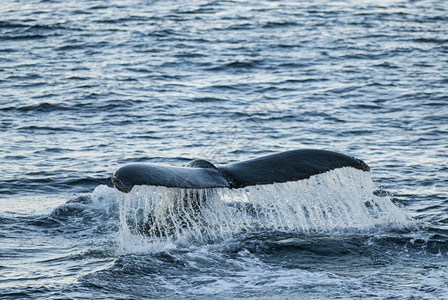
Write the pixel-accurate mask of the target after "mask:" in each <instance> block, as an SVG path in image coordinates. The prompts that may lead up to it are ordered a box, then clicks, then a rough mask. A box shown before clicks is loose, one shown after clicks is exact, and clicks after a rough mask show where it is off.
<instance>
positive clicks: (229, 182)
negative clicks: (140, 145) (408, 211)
mask: <svg viewBox="0 0 448 300" xmlns="http://www.w3.org/2000/svg"><path fill="white" fill-rule="evenodd" d="M343 167H352V168H355V169H359V170H362V171H366V172H368V171H370V168H369V166H368V165H367V164H366V163H364V162H363V161H362V160H360V159H357V158H354V157H351V156H348V155H345V154H341V153H337V152H332V151H326V150H314V149H302V150H292V151H286V152H281V153H276V154H272V155H267V156H263V157H259V158H255V159H251V160H247V161H243V162H238V163H234V164H229V165H225V166H220V167H216V166H215V165H213V164H212V163H210V162H208V161H206V160H202V159H197V160H193V161H191V162H189V163H188V164H187V165H186V166H185V167H170V166H160V165H155V164H130V165H125V166H123V167H121V168H119V169H118V170H117V171H116V172H115V174H114V175H113V176H112V182H113V184H114V186H115V187H116V188H117V189H118V190H119V191H121V192H125V193H128V192H130V191H131V190H132V188H133V187H134V186H136V185H152V186H165V187H177V188H192V189H201V188H218V187H221V188H232V189H238V188H243V187H246V186H253V185H264V184H272V183H275V182H277V183H280V182H287V181H297V180H303V179H308V178H310V177H311V176H313V175H317V174H322V173H325V172H328V171H331V170H334V169H337V168H343Z"/></svg>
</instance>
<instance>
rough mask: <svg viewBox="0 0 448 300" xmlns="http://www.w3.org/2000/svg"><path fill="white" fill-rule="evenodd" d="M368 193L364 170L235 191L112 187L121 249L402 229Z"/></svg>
mask: <svg viewBox="0 0 448 300" xmlns="http://www.w3.org/2000/svg"><path fill="white" fill-rule="evenodd" d="M375 190H376V188H375V185H374V183H373V181H372V179H371V175H370V174H369V173H368V172H363V171H359V170H355V169H353V168H340V169H336V170H333V171H331V172H327V173H324V174H320V175H316V176H312V177H311V178H309V179H307V180H301V181H296V182H286V183H275V184H271V185H262V186H252V187H247V188H243V189H238V190H231V189H223V188H214V189H182V188H166V187H155V186H136V187H134V188H133V189H132V191H131V192H130V193H127V194H124V193H121V192H118V191H117V198H118V200H119V210H120V221H121V243H122V245H121V248H122V250H125V249H129V248H131V249H133V250H137V251H138V249H140V248H143V249H147V248H148V247H155V248H159V249H160V246H161V245H163V247H175V245H176V244H178V243H189V242H190V241H191V240H196V241H202V242H208V241H213V240H219V239H223V238H227V237H230V236H232V235H235V234H238V233H242V232H247V231H252V230H279V231H294V232H299V233H305V234H314V233H325V234H327V233H334V232H346V231H353V230H370V229H372V228H378V227H381V226H384V227H386V228H390V227H392V228H396V227H398V228H402V227H406V226H408V225H409V224H410V219H409V218H408V216H407V215H406V213H405V211H403V210H402V209H400V208H399V207H397V206H395V205H394V204H393V203H392V202H391V200H390V198H389V197H387V196H386V197H384V196H383V197H380V196H376V195H374V193H373V192H374V191H375Z"/></svg>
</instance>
